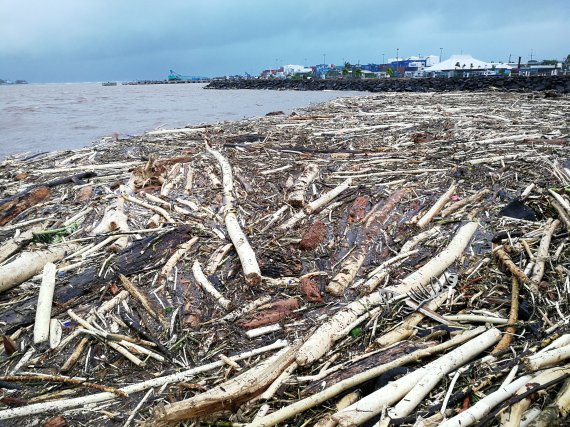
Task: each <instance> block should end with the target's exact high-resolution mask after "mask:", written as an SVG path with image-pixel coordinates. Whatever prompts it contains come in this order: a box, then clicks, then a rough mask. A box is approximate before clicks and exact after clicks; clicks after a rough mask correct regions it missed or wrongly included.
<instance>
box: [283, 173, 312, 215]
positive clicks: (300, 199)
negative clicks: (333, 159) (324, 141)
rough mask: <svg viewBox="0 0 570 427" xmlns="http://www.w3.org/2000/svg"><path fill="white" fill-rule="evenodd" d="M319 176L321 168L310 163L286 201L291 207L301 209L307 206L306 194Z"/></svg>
mask: <svg viewBox="0 0 570 427" xmlns="http://www.w3.org/2000/svg"><path fill="white" fill-rule="evenodd" d="M318 174H319V166H318V165H317V164H315V163H309V164H308V165H306V166H305V168H304V169H303V172H301V175H299V177H298V178H297V180H296V181H295V183H294V184H293V187H292V189H291V192H290V193H289V194H288V195H287V197H286V199H285V200H286V201H287V203H289V204H290V205H291V206H295V207H301V206H304V204H305V193H306V192H307V189H308V188H309V184H311V182H313V181H314V180H315V178H316V177H317V176H318Z"/></svg>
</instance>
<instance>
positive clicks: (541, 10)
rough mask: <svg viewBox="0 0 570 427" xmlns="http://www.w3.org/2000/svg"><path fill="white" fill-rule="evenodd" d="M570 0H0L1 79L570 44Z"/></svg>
mask: <svg viewBox="0 0 570 427" xmlns="http://www.w3.org/2000/svg"><path fill="white" fill-rule="evenodd" d="M569 41H570V1H569V0H542V1H538V0H500V1H499V0H472V1H468V0H405V1H397V0H390V1H385V0H358V1H350V0H342V1H337V0H303V1H300V0H280V1H279V0H201V1H192V0H167V1H164V2H162V1H146V0H136V1H135V0H0V78H4V79H26V80H28V81H30V82H78V81H104V80H136V79H163V78H166V76H167V75H168V71H169V69H174V70H176V71H178V72H180V73H182V74H191V75H205V76H220V75H227V74H243V73H245V72H249V73H250V74H258V73H259V72H260V71H261V70H263V69H265V68H273V67H275V66H276V65H283V64H305V65H310V64H317V63H322V62H323V59H324V58H323V54H325V55H326V62H327V63H335V64H341V63H342V61H343V59H344V60H345V61H349V62H351V63H358V62H360V63H362V64H364V63H370V62H375V63H378V62H381V61H382V55H383V54H384V57H385V58H386V59H388V58H390V57H395V56H396V49H397V48H399V55H400V57H406V56H410V55H417V54H422V55H427V54H434V55H438V56H439V53H440V48H443V57H444V58H446V57H448V56H449V55H451V54H453V53H460V52H461V51H463V53H470V54H472V55H473V56H474V57H476V58H478V59H482V60H486V61H491V60H494V61H506V60H508V59H509V55H512V59H513V61H514V60H516V58H518V56H522V58H523V61H526V60H528V59H530V54H531V51H532V52H533V55H534V59H551V58H558V59H562V58H564V57H566V55H568V54H570V43H569Z"/></svg>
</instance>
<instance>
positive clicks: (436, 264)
mask: <svg viewBox="0 0 570 427" xmlns="http://www.w3.org/2000/svg"><path fill="white" fill-rule="evenodd" d="M478 226H479V224H478V223H477V222H468V223H467V224H465V225H463V226H462V227H461V228H460V229H459V230H458V231H457V233H456V234H455V236H454V237H453V239H452V240H451V242H449V245H448V246H447V247H446V248H445V249H444V250H443V251H441V252H440V253H439V254H437V255H436V256H435V257H434V258H432V259H431V260H430V261H428V262H427V263H426V264H425V265H424V266H422V267H421V268H419V269H418V270H416V271H415V272H413V273H412V274H410V275H408V276H406V277H405V278H404V279H403V280H402V281H401V282H400V283H399V284H397V285H395V286H389V287H387V288H386V290H388V291H392V292H395V293H407V292H409V291H410V290H412V289H415V288H418V287H420V286H425V285H428V284H429V283H430V281H431V280H432V279H433V278H435V277H439V276H440V275H441V274H442V273H443V272H444V271H445V270H447V268H448V267H449V266H450V265H451V264H453V263H454V262H455V261H456V260H457V259H458V258H459V257H460V256H461V255H462V254H463V251H464V250H465V248H466V247H467V245H469V242H470V240H471V238H472V237H473V234H475V231H476V230H477V227H478Z"/></svg>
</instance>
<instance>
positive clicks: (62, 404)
mask: <svg viewBox="0 0 570 427" xmlns="http://www.w3.org/2000/svg"><path fill="white" fill-rule="evenodd" d="M285 346H287V342H286V341H284V340H278V341H276V342H274V343H273V344H270V345H267V346H264V347H260V348H256V349H254V350H250V351H247V352H245V353H242V354H239V355H236V356H231V357H230V359H232V360H234V361H238V360H244V359H248V358H250V357H253V356H256V355H258V354H263V353H266V352H269V351H273V350H277V349H280V348H283V347H285ZM223 365H224V362H222V361H221V360H220V361H216V362H212V363H208V364H206V365H202V366H197V367H194V368H192V369H189V370H186V371H182V372H177V373H175V374H171V375H167V376H164V377H158V378H153V379H150V380H146V381H143V382H140V383H136V384H131V385H128V386H125V387H122V388H120V389H119V391H121V392H124V393H127V394H131V393H138V392H141V391H144V390H148V389H149V388H153V387H161V386H163V385H165V384H171V383H175V382H180V381H187V380H188V379H189V378H191V377H193V376H194V375H198V374H200V373H203V372H208V371H212V370H214V369H217V368H219V367H221V366H223ZM116 398H117V396H116V395H115V394H113V393H107V392H106V393H97V394H92V395H89V396H82V397H76V398H73V399H62V400H55V401H50V402H42V403H33V404H31V405H26V406H21V407H18V408H10V409H5V410H1V411H0V421H1V420H8V419H12V418H17V417H25V416H29V415H36V414H42V413H44V412H48V411H63V410H66V409H71V408H78V407H81V406H85V405H89V404H93V403H100V402H105V401H108V400H113V399H116Z"/></svg>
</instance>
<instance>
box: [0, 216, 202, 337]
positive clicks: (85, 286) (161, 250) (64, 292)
mask: <svg viewBox="0 0 570 427" xmlns="http://www.w3.org/2000/svg"><path fill="white" fill-rule="evenodd" d="M192 233H193V228H192V227H191V226H189V225H182V226H180V227H177V228H175V229H173V230H170V231H168V232H166V233H163V234H160V235H155V236H149V237H147V238H145V239H142V240H138V241H136V242H133V244H132V245H130V246H129V247H128V248H125V249H124V250H123V251H121V252H120V253H118V254H117V256H116V257H115V258H114V259H113V260H112V261H111V262H109V266H108V268H107V269H106V271H105V272H104V273H103V274H102V275H101V276H99V275H98V272H99V268H100V267H99V266H94V267H90V268H88V269H87V270H85V271H84V272H83V273H81V274H79V275H77V276H74V277H73V278H72V279H71V280H70V281H69V284H68V285H67V286H63V287H60V288H59V289H56V291H55V294H54V297H53V302H54V305H53V308H52V316H57V315H58V314H60V313H62V312H64V311H65V310H67V309H69V308H71V307H74V306H75V305H76V304H77V303H78V302H79V301H78V300H79V299H80V298H81V297H82V296H85V295H88V294H90V293H91V292H93V291H95V290H97V289H99V287H98V285H102V284H104V283H109V282H112V281H114V280H117V279H118V277H119V274H124V275H125V276H129V275H132V274H136V273H140V272H142V271H147V270H152V269H155V268H158V267H160V266H161V265H162V264H164V263H165V262H166V260H167V259H168V258H169V257H170V256H171V255H172V254H173V253H174V251H175V250H176V248H177V246H178V245H179V244H181V243H183V242H185V241H187V240H188V239H189V237H188V236H189V235H192ZM36 305H37V297H33V298H29V299H27V300H24V301H20V302H18V303H16V304H14V305H11V306H9V307H7V308H6V309H5V310H3V311H2V312H0V325H2V324H3V325H6V326H5V332H7V333H11V331H14V330H15V329H17V328H18V327H20V326H24V325H29V324H31V323H33V322H34V318H35V314H36V313H35V308H36Z"/></svg>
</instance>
